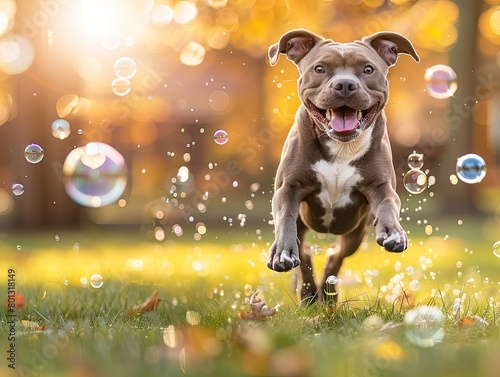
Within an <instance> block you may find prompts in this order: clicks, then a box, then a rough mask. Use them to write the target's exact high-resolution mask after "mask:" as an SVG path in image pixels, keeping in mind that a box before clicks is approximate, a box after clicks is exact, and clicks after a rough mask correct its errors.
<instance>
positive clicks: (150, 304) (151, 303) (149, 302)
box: [126, 291, 160, 317]
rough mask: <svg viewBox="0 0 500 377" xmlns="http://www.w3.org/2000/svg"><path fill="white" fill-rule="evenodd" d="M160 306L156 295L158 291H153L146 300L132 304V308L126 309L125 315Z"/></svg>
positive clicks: (130, 315) (128, 315)
mask: <svg viewBox="0 0 500 377" xmlns="http://www.w3.org/2000/svg"><path fill="white" fill-rule="evenodd" d="M159 306H160V298H159V297H158V291H154V292H153V294H152V295H151V296H149V297H148V298H147V299H146V301H144V302H143V303H142V304H141V305H138V306H134V307H133V308H132V309H129V310H127V313H126V315H127V317H132V316H134V315H136V314H137V313H144V312H150V311H153V310H155V309H156V308H158V307H159Z"/></svg>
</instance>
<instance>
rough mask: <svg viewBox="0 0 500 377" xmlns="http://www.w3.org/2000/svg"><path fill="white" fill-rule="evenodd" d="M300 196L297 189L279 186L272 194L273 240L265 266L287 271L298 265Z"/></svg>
mask: <svg viewBox="0 0 500 377" xmlns="http://www.w3.org/2000/svg"><path fill="white" fill-rule="evenodd" d="M299 205H300V197H299V194H298V190H297V189H296V188H293V187H288V186H286V185H283V186H281V187H280V188H279V189H278V190H276V192H275V193H274V196H273V203H272V210H273V219H274V232H275V240H274V243H273V244H272V245H271V248H270V249H269V256H268V259H267V267H269V268H270V269H271V270H274V271H278V272H285V271H289V270H291V269H292V268H295V267H297V266H298V265H300V258H299V243H300V241H299V239H298V237H297V218H298V216H299Z"/></svg>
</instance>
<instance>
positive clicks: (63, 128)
mask: <svg viewBox="0 0 500 377" xmlns="http://www.w3.org/2000/svg"><path fill="white" fill-rule="evenodd" d="M50 129H51V131H52V136H54V137H55V138H56V139H60V140H64V139H66V138H67V137H68V136H69V134H70V133H71V128H70V126H69V122H68V121H67V120H65V119H56V120H55V121H53V122H52V125H51V126H50Z"/></svg>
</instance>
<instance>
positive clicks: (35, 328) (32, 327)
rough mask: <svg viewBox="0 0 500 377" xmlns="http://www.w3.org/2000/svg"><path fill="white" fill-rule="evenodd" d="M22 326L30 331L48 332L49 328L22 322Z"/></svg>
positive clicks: (30, 322)
mask: <svg viewBox="0 0 500 377" xmlns="http://www.w3.org/2000/svg"><path fill="white" fill-rule="evenodd" d="M21 326H22V327H23V328H24V329H26V330H30V331H45V330H47V326H40V325H39V324H38V323H36V322H33V321H26V320H22V321H21Z"/></svg>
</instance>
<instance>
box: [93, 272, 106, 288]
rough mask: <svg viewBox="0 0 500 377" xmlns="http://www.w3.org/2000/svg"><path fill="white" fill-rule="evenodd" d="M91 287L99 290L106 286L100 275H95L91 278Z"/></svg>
mask: <svg viewBox="0 0 500 377" xmlns="http://www.w3.org/2000/svg"><path fill="white" fill-rule="evenodd" d="M90 285H91V286H92V287H93V288H96V289H99V288H101V287H102V286H103V285H104V279H103V278H102V276H101V275H99V274H94V275H92V276H91V277H90Z"/></svg>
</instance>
